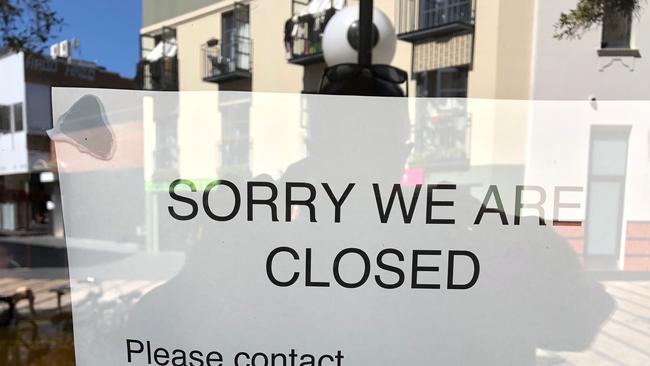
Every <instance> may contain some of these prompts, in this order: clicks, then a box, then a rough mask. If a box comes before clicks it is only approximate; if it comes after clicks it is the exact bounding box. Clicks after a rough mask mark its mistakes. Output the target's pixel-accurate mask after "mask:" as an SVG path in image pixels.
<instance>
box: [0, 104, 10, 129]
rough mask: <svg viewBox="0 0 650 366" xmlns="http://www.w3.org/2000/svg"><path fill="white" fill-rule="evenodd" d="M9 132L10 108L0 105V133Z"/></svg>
mask: <svg viewBox="0 0 650 366" xmlns="http://www.w3.org/2000/svg"><path fill="white" fill-rule="evenodd" d="M9 132H11V108H10V107H9V106H8V105H0V133H9Z"/></svg>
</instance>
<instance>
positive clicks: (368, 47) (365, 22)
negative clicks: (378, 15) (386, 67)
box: [357, 0, 373, 66]
mask: <svg viewBox="0 0 650 366" xmlns="http://www.w3.org/2000/svg"><path fill="white" fill-rule="evenodd" d="M359 3H360V4H359V45H358V46H357V50H358V52H359V65H362V66H370V65H372V46H373V45H372V38H373V34H372V32H373V26H372V9H373V0H360V1H359Z"/></svg>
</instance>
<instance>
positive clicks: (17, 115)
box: [14, 103, 23, 132]
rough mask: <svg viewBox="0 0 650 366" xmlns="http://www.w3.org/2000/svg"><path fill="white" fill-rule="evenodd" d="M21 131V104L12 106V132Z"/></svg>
mask: <svg viewBox="0 0 650 366" xmlns="http://www.w3.org/2000/svg"><path fill="white" fill-rule="evenodd" d="M22 130H23V103H17V104H14V132H20V131H22Z"/></svg>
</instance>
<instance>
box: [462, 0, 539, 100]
mask: <svg viewBox="0 0 650 366" xmlns="http://www.w3.org/2000/svg"><path fill="white" fill-rule="evenodd" d="M475 4H476V19H475V32H474V35H475V43H474V61H473V63H472V70H471V71H470V73H469V85H468V97H470V98H498V99H527V98H528V97H529V94H530V80H531V78H530V75H531V67H532V41H533V25H534V15H535V0H476V2H475Z"/></svg>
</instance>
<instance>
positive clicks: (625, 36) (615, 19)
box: [600, 11, 632, 48]
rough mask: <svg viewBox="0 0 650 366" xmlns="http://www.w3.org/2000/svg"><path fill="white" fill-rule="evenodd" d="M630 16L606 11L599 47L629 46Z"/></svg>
mask: <svg viewBox="0 0 650 366" xmlns="http://www.w3.org/2000/svg"><path fill="white" fill-rule="evenodd" d="M631 32H632V16H631V15H630V14H623V13H621V12H616V11H613V12H608V13H606V14H605V17H604V18H603V34H602V39H601V44H600V47H601V48H630V34H631Z"/></svg>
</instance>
